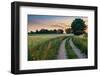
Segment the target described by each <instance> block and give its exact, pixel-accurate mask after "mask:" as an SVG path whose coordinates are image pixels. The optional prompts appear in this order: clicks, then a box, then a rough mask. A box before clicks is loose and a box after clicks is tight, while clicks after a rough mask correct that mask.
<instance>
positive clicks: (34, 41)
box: [28, 35, 66, 61]
mask: <svg viewBox="0 0 100 76" xmlns="http://www.w3.org/2000/svg"><path fill="white" fill-rule="evenodd" d="M65 38H66V36H63V35H29V36H28V60H29V61H30V60H50V59H56V57H57V54H58V49H59V46H60V44H61V42H62V40H64V39H65Z"/></svg>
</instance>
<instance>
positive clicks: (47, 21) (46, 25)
mask: <svg viewBox="0 0 100 76" xmlns="http://www.w3.org/2000/svg"><path fill="white" fill-rule="evenodd" d="M75 18H81V19H83V20H84V21H85V24H86V25H88V18H87V17H80V16H53V15H28V32H30V31H36V30H40V29H48V30H53V29H63V30H65V29H66V28H68V27H70V26H71V23H72V21H73V20H74V19H75Z"/></svg>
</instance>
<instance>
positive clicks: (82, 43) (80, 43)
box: [72, 36, 88, 57]
mask: <svg viewBox="0 0 100 76" xmlns="http://www.w3.org/2000/svg"><path fill="white" fill-rule="evenodd" d="M72 40H73V42H74V44H75V45H76V47H77V48H79V49H80V50H81V52H82V53H84V54H85V55H86V56H87V57H88V49H87V47H88V39H87V37H79V36H74V37H73V38H72Z"/></svg>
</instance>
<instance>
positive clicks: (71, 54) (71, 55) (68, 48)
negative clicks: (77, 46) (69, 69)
mask: <svg viewBox="0 0 100 76" xmlns="http://www.w3.org/2000/svg"><path fill="white" fill-rule="evenodd" d="M69 39H70V37H68V38H67V40H66V43H65V48H66V54H67V56H68V59H76V58H78V57H77V55H76V54H75V52H74V51H73V49H72V47H71V46H70V44H69Z"/></svg>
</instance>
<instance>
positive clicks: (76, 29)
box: [71, 18, 86, 35]
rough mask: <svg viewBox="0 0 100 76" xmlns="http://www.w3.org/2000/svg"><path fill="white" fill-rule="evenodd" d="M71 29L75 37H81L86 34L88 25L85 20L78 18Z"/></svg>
mask: <svg viewBox="0 0 100 76" xmlns="http://www.w3.org/2000/svg"><path fill="white" fill-rule="evenodd" d="M71 28H72V31H73V33H74V34H75V35H81V34H83V33H84V30H85V29H86V25H85V22H84V20H83V19H80V18H76V19H75V20H73V22H72V24H71Z"/></svg>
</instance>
